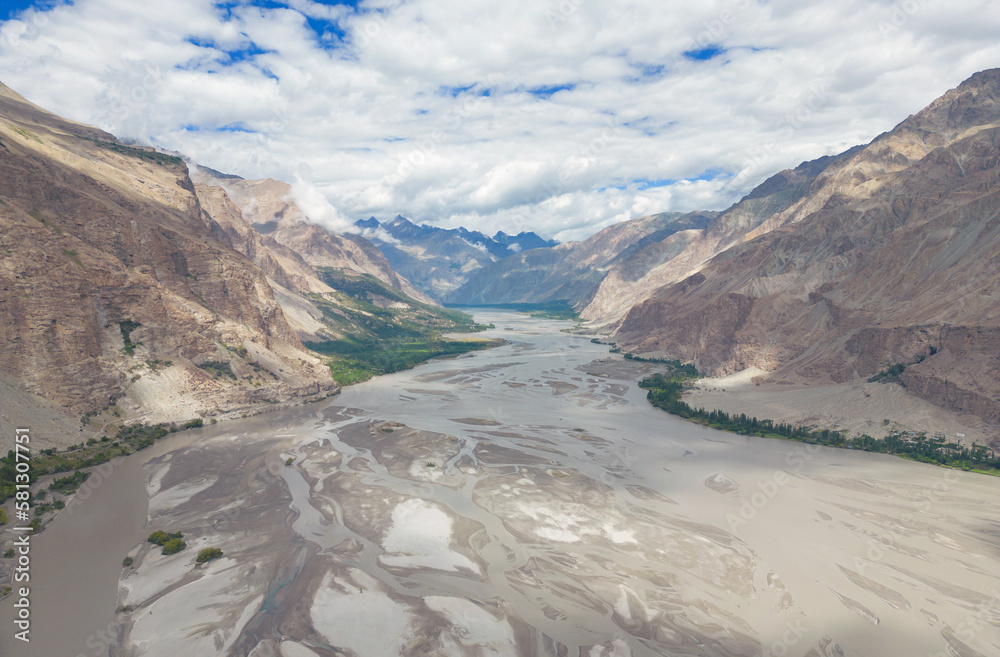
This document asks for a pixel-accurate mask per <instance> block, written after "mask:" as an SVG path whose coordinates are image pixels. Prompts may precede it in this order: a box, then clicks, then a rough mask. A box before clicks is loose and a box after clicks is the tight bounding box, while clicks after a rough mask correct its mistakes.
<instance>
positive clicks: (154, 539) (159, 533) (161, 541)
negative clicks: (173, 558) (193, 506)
mask: <svg viewBox="0 0 1000 657" xmlns="http://www.w3.org/2000/svg"><path fill="white" fill-rule="evenodd" d="M183 537H184V534H182V533H180V532H176V533H174V534H168V533H167V532H165V531H163V530H162V529H157V530H156V531H155V532H153V533H152V534H150V535H149V538H147V539H146V540H147V541H149V542H150V543H153V544H155V545H166V544H167V543H168V542H169V541H170V540H172V539H175V538H178V539H179V538H183Z"/></svg>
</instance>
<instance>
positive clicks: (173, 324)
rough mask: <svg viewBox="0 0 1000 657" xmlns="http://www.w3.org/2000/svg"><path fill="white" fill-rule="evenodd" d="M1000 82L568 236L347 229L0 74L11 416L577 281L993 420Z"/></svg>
mask: <svg viewBox="0 0 1000 657" xmlns="http://www.w3.org/2000/svg"><path fill="white" fill-rule="evenodd" d="M998 99H1000V70H988V71H983V72H981V73H977V74H976V75H974V76H972V77H971V78H970V79H969V80H967V81H965V82H964V83H962V84H961V85H960V86H959V87H957V88H956V89H953V90H951V91H949V92H947V93H945V94H944V95H943V96H942V97H940V98H939V99H938V100H936V101H934V102H933V103H932V104H931V105H930V106H928V107H927V108H925V109H924V110H922V111H920V112H918V113H917V114H915V115H913V116H910V117H908V118H907V119H905V120H904V121H902V122H901V123H900V124H899V125H897V126H896V127H895V128H893V129H892V130H890V131H889V132H886V133H884V134H882V135H879V136H878V137H876V138H875V139H873V140H872V141H871V142H870V143H868V144H866V145H863V146H857V147H854V148H851V149H849V150H847V151H845V152H843V153H841V154H839V155H834V156H827V157H822V158H819V159H817V160H813V161H810V162H806V163H803V164H801V165H799V166H797V167H795V168H794V169H790V170H786V171H782V172H780V173H777V174H775V175H774V176H772V177H771V178H769V179H767V180H766V181H765V182H764V183H762V184H761V185H759V186H758V187H757V188H755V189H754V190H752V191H751V192H750V193H749V194H748V195H746V196H745V197H744V198H743V199H741V200H740V201H739V202H737V203H736V204H734V205H733V206H732V207H730V208H728V209H726V210H725V211H722V212H717V211H703V212H687V213H662V214H656V215H652V216H648V217H642V218H638V219H633V220H630V221H625V222H621V223H619V224H615V225H612V226H609V227H607V228H605V229H603V230H601V231H600V232H598V233H596V234H595V235H593V236H591V237H590V238H588V239H586V240H583V241H581V242H572V243H566V244H557V243H555V242H554V241H551V240H546V239H544V238H542V237H539V236H538V235H536V234H534V233H530V232H528V233H520V234H518V235H514V236H511V235H507V234H505V233H503V232H502V231H500V232H497V233H495V234H494V235H493V236H492V237H490V236H488V235H486V234H484V233H480V232H476V231H469V230H465V229H462V228H458V229H443V228H438V227H434V226H428V225H418V224H416V223H414V222H412V221H410V220H408V219H405V218H403V217H401V216H397V217H395V218H394V219H392V220H390V221H385V222H381V221H379V220H377V219H375V218H369V219H366V220H360V221H358V222H356V228H357V230H358V231H359V234H336V233H333V232H331V231H329V230H326V229H324V228H323V227H321V226H319V225H316V224H314V223H312V222H311V221H309V219H308V217H306V216H305V214H304V213H303V212H302V210H301V209H300V208H299V207H298V206H297V205H296V204H295V202H294V199H293V195H292V192H291V188H290V187H289V185H287V184H286V183H283V182H280V181H276V180H244V179H242V178H239V177H236V176H231V175H226V174H221V173H219V172H216V171H212V170H211V169H206V168H204V167H200V166H198V165H197V164H194V163H189V162H185V161H184V160H182V159H180V158H178V157H175V156H173V155H168V154H164V153H161V152H158V151H156V150H154V149H150V148H141V147H136V146H130V145H126V144H123V143H121V142H119V141H118V140H117V139H115V138H114V137H113V136H112V135H110V134H107V133H105V132H102V131H100V130H98V129H96V128H92V127H90V126H86V125H82V124H78V123H74V122H71V121H67V120H64V119H61V118H59V117H57V116H55V115H53V114H51V113H48V112H46V111H44V110H42V109H40V108H38V107H36V106H34V105H32V104H31V103H29V102H27V101H26V100H24V99H23V98H21V97H20V96H18V95H17V94H16V93H14V92H13V91H11V90H10V89H8V88H6V87H0V114H2V115H3V121H0V171H2V174H0V225H2V228H3V230H2V231H0V250H2V258H0V306H2V307H3V309H4V311H3V312H4V317H5V321H4V322H3V324H2V325H0V356H2V363H3V364H2V366H0V386H3V387H4V389H5V390H9V391H11V395H9V396H8V397H9V398H10V399H14V398H15V397H16V399H17V400H18V402H17V404H14V405H10V404H8V405H7V406H5V407H4V408H3V409H0V411H2V415H3V417H2V418H0V419H4V420H5V421H7V422H15V419H16V418H17V417H20V416H18V415H17V413H22V414H23V413H24V412H26V411H24V410H23V409H25V408H36V407H37V408H41V407H42V406H44V405H45V404H48V405H49V407H48V408H49V410H48V411H47V412H50V414H53V415H58V414H59V413H60V412H64V411H65V412H68V413H70V414H71V415H72V416H74V417H80V416H82V417H83V423H82V427H81V429H83V428H86V429H88V430H96V428H97V427H98V426H103V425H107V424H109V423H114V422H118V421H123V422H124V421H127V420H130V421H131V420H142V421H147V422H151V421H162V420H167V419H178V416H179V415H185V414H187V415H195V416H198V417H226V416H232V415H234V414H243V413H246V412H252V411H254V410H255V409H259V408H262V407H268V405H273V404H289V403H298V402H300V401H306V400H310V399H316V398H319V397H323V396H326V395H329V394H332V393H334V392H335V391H336V390H337V387H338V385H337V383H336V381H335V380H334V378H333V377H332V376H331V373H330V370H329V368H328V367H326V365H325V361H324V359H323V358H322V357H321V355H320V354H318V353H317V351H316V349H315V348H313V349H310V348H309V347H310V346H312V347H315V346H316V344H328V345H330V344H334V345H337V347H336V348H337V349H340V348H342V347H344V345H347V344H350V345H357V344H374V343H376V342H378V341H379V340H383V339H385V336H386V335H388V333H387V332H386V331H387V330H388V329H387V328H386V327H391V328H392V330H405V331H411V330H416V329H414V327H417V326H423V327H433V328H434V329H435V330H447V329H449V328H456V327H460V326H461V325H462V321H463V320H461V319H458V318H457V316H456V315H454V314H450V313H449V312H448V311H445V310H444V309H441V308H440V306H438V305H437V304H438V303H450V304H508V303H549V302H553V301H565V302H566V303H568V304H570V305H571V306H572V307H573V308H574V309H575V310H576V311H577V312H579V314H580V316H581V317H582V318H583V319H585V320H587V321H588V323H587V325H586V327H585V329H586V330H590V331H593V332H598V333H600V334H601V335H604V336H607V338H608V340H610V341H612V342H614V343H616V344H617V345H618V347H620V348H621V349H622V350H624V351H628V352H632V353H633V354H636V355H642V356H647V357H656V358H665V359H679V360H681V361H684V362H691V363H694V364H695V365H696V367H697V368H698V369H699V370H700V371H702V372H704V373H706V374H711V375H726V374H731V373H735V372H748V373H750V374H751V375H752V376H753V377H754V380H755V381H757V382H771V383H794V384H807V385H817V384H829V383H844V382H852V381H864V380H866V379H868V378H872V377H877V376H879V373H880V372H886V371H890V370H891V371H892V372H893V377H894V378H895V380H898V381H899V382H900V383H901V384H903V385H904V386H905V388H906V390H907V391H908V392H909V393H910V394H912V395H915V396H917V397H919V398H921V399H924V400H927V401H930V402H932V403H934V404H937V405H939V406H941V407H944V408H948V409H951V410H955V411H959V412H962V413H968V414H971V415H974V416H976V417H977V418H979V419H980V420H982V421H984V422H987V423H990V424H992V425H995V424H997V423H1000V376H998V374H997V373H998V371H1000V367H998V365H1000V362H998V359H1000V356H998V354H1000V351H998V346H1000V305H998V303H997V298H998V284H1000V281H998V277H1000V266H998V265H1000V196H998V189H1000V182H998V180H1000V104H998ZM373 322H374V323H373ZM379 322H381V324H379ZM331 348H332V347H331ZM33 405H34V406H33ZM18 408H21V409H22V410H18ZM95 423H96V424H95ZM102 423H103V424H102Z"/></svg>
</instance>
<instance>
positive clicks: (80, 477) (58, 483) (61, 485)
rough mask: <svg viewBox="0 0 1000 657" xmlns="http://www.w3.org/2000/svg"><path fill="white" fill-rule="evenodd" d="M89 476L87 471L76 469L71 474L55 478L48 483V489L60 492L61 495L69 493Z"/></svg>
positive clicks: (73, 491) (74, 490)
mask: <svg viewBox="0 0 1000 657" xmlns="http://www.w3.org/2000/svg"><path fill="white" fill-rule="evenodd" d="M89 478H90V473H89V472H84V471H82V470H77V471H76V472H74V473H73V474H71V475H69V476H67V477H60V478H59V479H56V480H55V481H53V482H52V483H51V484H50V485H49V490H51V491H55V492H57V493H62V494H63V495H70V494H72V493H75V492H76V490H77V489H78V488H79V487H80V486H81V485H82V484H83V482H85V481H87V479H89Z"/></svg>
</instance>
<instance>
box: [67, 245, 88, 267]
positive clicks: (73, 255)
mask: <svg viewBox="0 0 1000 657" xmlns="http://www.w3.org/2000/svg"><path fill="white" fill-rule="evenodd" d="M63 255H64V256H66V257H67V258H69V259H70V260H72V261H73V262H75V263H76V264H77V266H79V267H83V263H82V262H80V256H79V255H78V254H77V252H76V251H71V250H69V249H63Z"/></svg>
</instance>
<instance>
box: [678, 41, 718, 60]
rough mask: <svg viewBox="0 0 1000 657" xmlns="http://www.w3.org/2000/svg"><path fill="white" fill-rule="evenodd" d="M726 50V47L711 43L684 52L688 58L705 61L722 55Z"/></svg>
mask: <svg viewBox="0 0 1000 657" xmlns="http://www.w3.org/2000/svg"><path fill="white" fill-rule="evenodd" d="M724 52H726V49H725V48H722V47H721V46H718V45H716V44H711V45H708V46H705V47H704V48H700V49H698V50H687V51H685V52H684V56H685V57H687V58H688V59H693V60H695V61H699V62H704V61H708V60H709V59H712V58H713V57H715V56H716V55H721V54H722V53H724Z"/></svg>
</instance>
